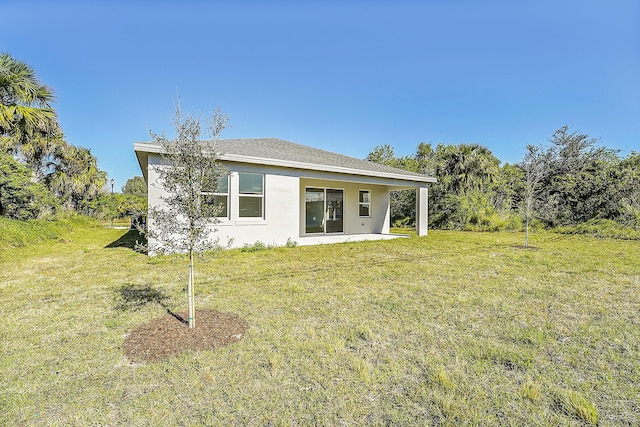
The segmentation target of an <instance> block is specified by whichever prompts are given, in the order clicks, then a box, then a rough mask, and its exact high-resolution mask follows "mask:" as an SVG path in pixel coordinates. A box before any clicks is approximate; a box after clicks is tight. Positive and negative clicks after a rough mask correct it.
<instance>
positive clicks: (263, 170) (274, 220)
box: [147, 154, 426, 248]
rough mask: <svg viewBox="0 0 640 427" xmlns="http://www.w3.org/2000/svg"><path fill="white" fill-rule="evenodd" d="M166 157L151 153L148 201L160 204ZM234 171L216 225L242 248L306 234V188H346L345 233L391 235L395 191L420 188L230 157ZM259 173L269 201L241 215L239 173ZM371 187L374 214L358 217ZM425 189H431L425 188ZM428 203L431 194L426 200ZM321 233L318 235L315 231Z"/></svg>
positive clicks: (225, 237)
mask: <svg viewBox="0 0 640 427" xmlns="http://www.w3.org/2000/svg"><path fill="white" fill-rule="evenodd" d="M161 164H162V158H161V157H160V156H159V155H157V154H150V155H149V157H148V176H147V178H148V190H149V194H148V197H149V206H160V205H161V204H162V199H161V197H162V196H163V194H165V192H164V189H163V188H162V186H161V185H160V183H159V182H158V173H157V168H158V167H164V166H161ZM224 164H225V166H226V167H227V169H228V170H229V171H230V172H231V173H230V175H229V176H230V181H229V195H228V206H229V215H228V218H223V219H220V222H219V223H218V224H216V225H214V226H212V227H211V231H212V233H215V235H216V236H217V237H218V238H219V243H220V244H221V245H223V246H226V245H227V244H229V242H231V243H230V245H229V246H230V247H236V248H238V247H243V246H244V245H252V244H254V243H256V242H257V241H260V242H262V243H264V244H267V245H277V246H283V245H285V244H286V243H287V241H288V240H289V239H290V240H292V241H296V240H297V239H298V238H300V237H304V236H307V235H311V234H307V233H306V232H305V191H306V188H309V187H311V188H326V189H340V190H343V192H344V193H343V218H344V220H343V229H344V231H343V234H345V235H350V234H380V233H382V234H386V233H389V226H390V210H389V204H390V201H389V197H390V191H391V190H397V189H401V188H417V187H416V186H415V184H414V185H411V183H409V184H407V185H406V186H403V184H402V183H400V184H399V183H398V181H397V180H395V181H394V180H389V179H382V178H368V177H357V176H352V175H346V174H338V173H330V172H322V171H307V170H299V169H292V168H285V167H276V166H267V165H259V164H249V163H239V162H226V163H224ZM240 172H249V173H260V174H263V175H264V187H263V188H264V205H263V214H264V215H263V217H262V218H241V217H240V216H239V206H238V197H239V173H240ZM360 190H367V191H370V192H371V205H370V216H368V217H361V216H359V204H358V202H359V200H358V199H359V197H358V196H359V191H360ZM425 194H426V193H425ZM423 200H424V202H426V197H425V198H424V199H423ZM153 220H154V219H153V215H151V214H150V215H149V219H148V225H149V227H153ZM315 235H317V234H315ZM150 244H151V246H152V245H153V242H150Z"/></svg>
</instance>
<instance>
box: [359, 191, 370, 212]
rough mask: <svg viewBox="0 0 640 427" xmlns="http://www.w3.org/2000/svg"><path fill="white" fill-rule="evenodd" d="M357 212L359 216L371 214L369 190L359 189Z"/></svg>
mask: <svg viewBox="0 0 640 427" xmlns="http://www.w3.org/2000/svg"><path fill="white" fill-rule="evenodd" d="M358 214H359V215H360V216H367V217H369V216H371V191H369V190H360V191H359V194H358Z"/></svg>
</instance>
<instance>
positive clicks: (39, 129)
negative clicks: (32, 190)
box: [0, 53, 60, 167]
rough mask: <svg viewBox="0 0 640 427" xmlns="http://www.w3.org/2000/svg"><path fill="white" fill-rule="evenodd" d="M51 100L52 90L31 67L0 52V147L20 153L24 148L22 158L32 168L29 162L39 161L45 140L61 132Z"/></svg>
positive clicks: (6, 150)
mask: <svg viewBox="0 0 640 427" xmlns="http://www.w3.org/2000/svg"><path fill="white" fill-rule="evenodd" d="M53 101H54V95H53V91H52V90H51V89H50V88H49V87H47V86H44V85H42V84H41V83H40V81H39V79H38V77H37V76H36V74H35V72H34V70H33V69H32V68H31V67H29V66H28V65H27V64H25V63H23V62H20V61H18V60H16V59H14V58H12V57H11V55H9V54H7V53H2V54H0V149H2V150H3V151H5V152H8V153H11V154H21V153H22V152H23V148H27V150H26V152H25V154H26V157H27V158H25V159H24V160H25V161H26V162H27V163H29V164H31V165H32V167H33V163H32V162H35V163H40V162H41V161H42V158H43V157H44V156H45V154H44V153H46V152H47V151H48V148H47V144H49V142H50V141H48V139H49V138H50V137H51V136H55V135H59V134H60V126H59V124H58V119H57V116H56V113H55V111H54V110H53V108H52V107H51V103H52V102H53ZM28 146H30V147H28ZM32 156H35V157H33V158H31V157H32Z"/></svg>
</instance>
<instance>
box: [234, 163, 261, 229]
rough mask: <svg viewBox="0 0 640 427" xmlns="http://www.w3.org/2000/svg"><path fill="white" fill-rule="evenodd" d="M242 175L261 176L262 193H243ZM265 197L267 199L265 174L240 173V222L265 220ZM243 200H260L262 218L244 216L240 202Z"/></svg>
mask: <svg viewBox="0 0 640 427" xmlns="http://www.w3.org/2000/svg"><path fill="white" fill-rule="evenodd" d="M242 175H260V176H261V177H262V193H260V194H257V193H243V192H242V191H241V189H240V180H241V177H242ZM264 197H265V174H264V173H260V172H238V220H240V221H245V220H256V219H264V218H265V209H264V208H265V206H264ZM242 198H259V199H260V212H261V214H262V215H260V216H242V215H241V212H240V200H241V199H242Z"/></svg>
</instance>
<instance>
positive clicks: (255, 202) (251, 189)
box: [238, 172, 264, 218]
mask: <svg viewBox="0 0 640 427" xmlns="http://www.w3.org/2000/svg"><path fill="white" fill-rule="evenodd" d="M238 178H239V188H238V194H239V196H238V209H239V216H240V218H262V217H263V212H262V211H263V206H264V175H262V174H260V173H245V172H240V173H239V174H238Z"/></svg>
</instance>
